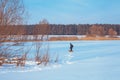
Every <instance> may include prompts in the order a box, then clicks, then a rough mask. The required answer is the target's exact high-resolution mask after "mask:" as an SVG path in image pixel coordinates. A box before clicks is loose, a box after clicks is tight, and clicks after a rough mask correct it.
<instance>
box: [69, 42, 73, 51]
mask: <svg viewBox="0 0 120 80" xmlns="http://www.w3.org/2000/svg"><path fill="white" fill-rule="evenodd" d="M70 52H73V44H72V43H70Z"/></svg>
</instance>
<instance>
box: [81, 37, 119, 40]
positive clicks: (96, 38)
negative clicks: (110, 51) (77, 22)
mask: <svg viewBox="0 0 120 80" xmlns="http://www.w3.org/2000/svg"><path fill="white" fill-rule="evenodd" d="M80 40H120V38H117V37H116V38H110V37H83V38H81V39H80Z"/></svg>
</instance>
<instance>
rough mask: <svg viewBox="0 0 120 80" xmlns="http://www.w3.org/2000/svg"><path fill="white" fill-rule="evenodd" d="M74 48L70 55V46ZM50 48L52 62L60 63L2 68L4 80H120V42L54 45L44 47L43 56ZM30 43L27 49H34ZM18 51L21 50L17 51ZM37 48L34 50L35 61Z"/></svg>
mask: <svg viewBox="0 0 120 80" xmlns="http://www.w3.org/2000/svg"><path fill="white" fill-rule="evenodd" d="M70 42H71V43H72V44H73V45H74V48H73V52H72V53H70V52H69V51H68V50H69V43H70ZM46 44H49V54H50V56H51V58H54V57H55V56H56V55H57V56H59V59H58V60H59V61H58V63H55V64H49V65H48V66H46V67H44V66H43V65H40V66H37V65H36V64H35V63H33V62H30V61H28V62H27V64H26V66H25V67H23V68H20V67H17V68H16V66H15V65H3V66H2V67H0V79H1V80H119V79H120V76H119V75H120V41H117V40H116V41H112V40H111V41H51V42H45V43H43V44H42V45H43V48H42V49H41V52H44V47H45V46H46ZM31 45H32V43H31V42H28V43H26V44H25V46H26V47H27V48H28V47H31ZM16 48H17V47H16ZM34 51H35V48H34V47H33V48H31V50H30V57H33V55H34Z"/></svg>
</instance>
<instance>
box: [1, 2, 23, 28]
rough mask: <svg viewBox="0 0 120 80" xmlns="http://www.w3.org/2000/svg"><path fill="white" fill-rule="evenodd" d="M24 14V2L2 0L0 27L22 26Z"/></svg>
mask: <svg viewBox="0 0 120 80" xmlns="http://www.w3.org/2000/svg"><path fill="white" fill-rule="evenodd" d="M24 13H25V8H24V4H23V1H22V0H0V25H2V26H3V25H4V26H6V25H14V24H21V23H22V22H23V18H24Z"/></svg>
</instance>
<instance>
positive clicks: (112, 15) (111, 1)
mask: <svg viewBox="0 0 120 80" xmlns="http://www.w3.org/2000/svg"><path fill="white" fill-rule="evenodd" d="M24 3H25V7H26V11H27V12H28V16H27V20H28V24H37V23H39V22H40V21H41V20H43V19H46V20H47V21H48V22H49V23H50V24H96V23H97V24H120V9H119V8H120V0H24Z"/></svg>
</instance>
